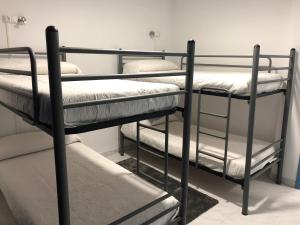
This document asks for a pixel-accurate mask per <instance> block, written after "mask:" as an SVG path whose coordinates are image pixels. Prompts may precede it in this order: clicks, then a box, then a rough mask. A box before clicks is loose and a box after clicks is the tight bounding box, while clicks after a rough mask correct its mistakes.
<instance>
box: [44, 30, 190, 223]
mask: <svg viewBox="0 0 300 225" xmlns="http://www.w3.org/2000/svg"><path fill="white" fill-rule="evenodd" d="M46 41H47V56H48V69H49V84H50V99H51V105H52V127H51V129H52V130H53V132H52V135H53V140H54V147H55V148H54V153H55V162H56V180H57V196H58V209H59V210H58V211H59V219H60V225H69V224H70V214H69V198H68V182H67V168H66V152H65V140H64V134H65V124H64V113H63V110H64V109H65V108H75V107H82V106H90V105H98V104H108V103H115V102H125V101H132V100H137V99H147V98H154V97H162V96H170V95H173V96H177V95H179V94H184V95H185V117H184V126H183V133H184V136H183V145H182V147H183V149H184V151H182V171H181V172H182V176H181V199H180V202H179V204H177V205H176V206H174V207H171V208H169V209H167V210H166V211H164V212H162V213H160V214H159V215H157V216H155V217H154V218H152V219H150V220H149V221H150V222H152V221H155V220H157V219H158V218H159V217H161V216H163V215H165V214H167V213H168V212H170V211H172V210H174V209H175V208H178V207H180V214H179V216H178V217H180V218H181V223H182V224H186V212H187V193H188V186H187V184H188V166H189V146H190V123H191V97H192V86H193V68H194V51H195V42H194V41H189V42H188V46H187V53H176V52H156V51H150V52H148V51H129V50H112V49H90V48H74V47H59V40H58V31H57V30H56V29H55V27H48V28H47V30H46ZM61 53H66V54H96V55H120V54H121V55H124V54H125V55H133V56H161V57H166V56H174V57H183V56H185V57H187V62H188V65H187V67H186V71H185V72H180V73H178V74H175V75H178V76H179V75H183V76H185V77H186V85H185V89H184V90H183V91H182V90H181V91H174V92H164V93H159V94H149V95H146V96H130V97H120V98H112V99H105V100H95V101H86V102H81V103H72V104H65V105H64V104H63V101H62V82H68V81H85V80H103V79H118V78H120V75H103V76H102V75H87V76H81V75H79V76H61V73H60V62H59V55H60V54H61ZM171 75H172V76H173V75H174V73H172V74H170V73H164V74H163V73H161V75H159V76H162V77H163V76H171ZM142 76H145V77H146V76H147V77H151V76H152V77H153V76H158V74H157V73H152V74H144V75H142ZM127 77H128V78H129V77H131V78H133V77H141V75H138V76H137V75H135V74H131V75H129V76H127ZM123 78H124V76H123ZM166 115H167V114H166ZM125 119H126V118H125ZM125 119H124V121H125V122H126V120H125ZM124 121H120V124H122V123H125V122H124ZM137 121H138V122H139V120H138V119H137ZM127 122H128V121H127ZM120 124H119V125H120ZM93 127H94V128H95V127H96V128H97V126H94V125H93ZM138 130H139V129H138ZM138 130H137V132H139V131H138ZM167 145H168V143H167V142H166V146H167ZM165 154H167V153H165ZM165 158H167V157H165ZM165 168H167V163H166V164H165ZM165 174H166V173H165ZM143 210H145V207H141V208H140V209H138V210H136V211H135V212H134V213H131V214H129V215H127V216H125V219H126V220H127V219H129V218H131V217H133V216H134V215H136V214H137V213H136V212H141V211H143ZM121 220H122V221H124V220H123V219H121ZM149 221H147V222H145V223H146V224H148V223H149ZM119 223H120V220H116V221H115V222H113V223H112V224H119Z"/></svg>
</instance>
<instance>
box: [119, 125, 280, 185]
mask: <svg viewBox="0 0 300 225" xmlns="http://www.w3.org/2000/svg"><path fill="white" fill-rule="evenodd" d="M169 126H170V127H169V128H170V129H169V153H170V154H172V155H174V156H177V157H180V158H181V157H182V122H180V121H172V122H170V123H169ZM155 127H158V128H164V124H160V125H156V126H155ZM201 130H202V131H208V132H210V133H213V134H219V135H220V132H219V131H216V130H211V129H207V128H202V129H201ZM121 131H122V133H123V134H124V135H125V136H126V137H128V138H130V139H134V140H136V123H130V124H126V125H123V126H122V128H121ZM223 135H224V134H223ZM140 140H141V142H142V143H145V144H147V145H149V146H151V147H154V148H156V149H158V150H160V151H164V135H163V134H162V133H159V132H156V131H153V130H149V129H145V128H141V131H140ZM246 141H247V140H246V137H243V136H238V135H234V134H230V136H229V145H228V161H227V175H229V176H231V177H234V178H236V179H241V178H243V177H244V172H245V155H246ZM268 144H269V143H268V142H265V141H261V140H257V139H255V140H254V144H253V153H255V152H258V151H259V150H260V149H262V148H263V147H265V146H267V145H268ZM190 146H191V147H190V161H192V162H195V160H196V126H194V125H192V127H191V142H190ZM199 150H202V151H205V152H209V153H213V154H215V155H218V156H221V157H224V140H221V139H217V138H213V137H210V136H207V135H202V134H201V135H200V144H199ZM274 151H275V148H274V147H272V148H269V149H268V150H266V151H265V152H264V153H262V154H259V155H258V156H256V157H254V158H252V165H254V164H255V163H256V162H258V161H260V160H261V159H263V158H265V157H266V156H268V155H270V154H271V153H273V152H274ZM272 161H274V158H271V159H270V160H269V161H266V162H265V163H263V164H261V165H260V166H258V167H257V168H255V169H254V170H252V171H251V174H253V173H255V172H256V171H258V170H259V169H262V168H263V167H264V166H265V165H266V164H268V163H270V162H272ZM199 163H200V164H202V165H204V166H206V167H208V168H211V169H213V170H215V171H218V172H223V161H220V160H217V159H215V158H212V157H209V156H206V155H203V154H200V157H199Z"/></svg>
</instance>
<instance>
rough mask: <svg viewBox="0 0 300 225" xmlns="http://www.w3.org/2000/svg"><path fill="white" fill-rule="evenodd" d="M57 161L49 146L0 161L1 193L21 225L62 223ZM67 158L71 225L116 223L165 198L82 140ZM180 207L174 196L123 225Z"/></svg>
mask: <svg viewBox="0 0 300 225" xmlns="http://www.w3.org/2000/svg"><path fill="white" fill-rule="evenodd" d="M42 139H43V138H42ZM48 142H49V141H47V142H46V143H45V145H44V146H47V145H48ZM13 147H14V148H15V147H16V146H15V145H13ZM21 147H22V145H21V144H20V145H19V148H21ZM35 150H36V151H37V149H35ZM53 158H54V155H53V149H51V148H50V149H48V150H44V151H40V152H35V153H31V154H27V155H23V156H18V157H16V158H13V159H7V160H4V161H1V162H0V189H1V190H2V192H3V194H4V196H5V199H6V200H7V203H8V205H9V207H10V209H11V211H12V213H13V215H14V216H15V217H16V219H17V221H18V222H19V224H20V225H56V224H58V213H57V196H56V183H55V170H54V160H53ZM67 160H68V179H69V194H70V214H71V224H72V225H83V224H91V225H92V224H108V223H111V222H113V221H114V220H116V219H118V218H120V217H122V216H124V215H126V214H128V213H130V212H132V211H134V210H135V209H137V208H139V207H141V206H143V205H145V204H147V203H149V202H151V201H153V200H154V199H157V198H159V197H160V196H162V195H164V194H165V192H164V191H162V190H160V189H158V188H156V187H155V186H153V185H151V184H150V183H148V182H146V181H144V180H142V179H141V178H139V177H137V176H136V175H134V174H133V173H131V172H129V171H128V170H126V169H124V168H122V167H120V166H119V165H117V164H115V163H113V162H112V161H110V160H108V159H106V158H104V157H103V156H101V155H99V154H98V153H96V152H95V151H94V150H92V149H90V148H88V147H87V146H85V145H83V144H82V143H80V142H76V143H72V144H69V145H68V146H67ZM176 203H177V200H176V199H175V198H173V197H170V198H168V199H166V200H165V201H163V202H161V203H159V204H157V205H156V206H154V207H152V208H150V209H148V210H146V211H144V212H142V213H141V214H139V215H138V216H136V217H134V218H132V219H130V220H128V221H127V222H126V223H124V224H129V225H134V224H141V223H142V222H145V221H147V219H149V218H151V217H153V216H154V215H157V214H159V213H160V212H162V211H163V210H165V209H167V208H169V207H171V206H174V205H175V204H176ZM177 211H178V210H173V211H172V212H170V213H169V214H167V215H166V216H164V217H162V218H160V219H159V220H158V221H157V222H155V223H153V224H166V223H167V221H170V220H171V219H172V218H174V217H175V215H176V214H177ZM122 224H123V223H122Z"/></svg>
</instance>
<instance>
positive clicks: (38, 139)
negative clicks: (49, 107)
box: [0, 131, 80, 161]
mask: <svg viewBox="0 0 300 225" xmlns="http://www.w3.org/2000/svg"><path fill="white" fill-rule="evenodd" d="M75 142H80V138H79V137H78V136H77V135H68V136H66V145H68V144H72V143H75ZM50 148H53V141H52V138H51V137H50V136H49V135H48V134H46V133H44V132H41V131H37V132H28V133H21V134H14V135H11V136H6V137H2V138H0V161H1V160H5V159H10V158H14V157H17V156H21V155H26V154H30V153H34V152H40V151H43V150H46V149H50Z"/></svg>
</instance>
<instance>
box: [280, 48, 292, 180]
mask: <svg viewBox="0 0 300 225" xmlns="http://www.w3.org/2000/svg"><path fill="white" fill-rule="evenodd" d="M295 58H296V50H295V49H294V48H293V49H291V51H290V60H289V71H288V81H287V88H286V93H285V101H284V111H283V121H282V128H281V140H282V142H281V143H280V149H281V152H280V155H279V158H280V161H279V163H278V171H277V178H276V183H277V184H281V181H282V169H283V160H284V152H285V143H286V132H287V127H288V120H289V109H290V102H291V94H292V85H293V75H294V65H295Z"/></svg>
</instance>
